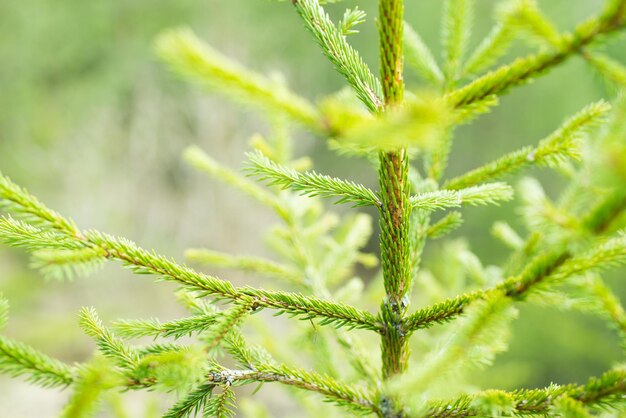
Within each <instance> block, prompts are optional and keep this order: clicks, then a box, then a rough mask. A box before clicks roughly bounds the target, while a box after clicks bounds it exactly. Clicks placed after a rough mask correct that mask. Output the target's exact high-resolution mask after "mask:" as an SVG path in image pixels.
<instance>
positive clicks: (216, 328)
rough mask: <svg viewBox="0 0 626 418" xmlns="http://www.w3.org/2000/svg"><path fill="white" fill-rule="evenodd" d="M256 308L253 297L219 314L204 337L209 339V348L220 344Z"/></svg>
mask: <svg viewBox="0 0 626 418" xmlns="http://www.w3.org/2000/svg"><path fill="white" fill-rule="evenodd" d="M254 308H255V303H254V302H253V299H252V298H250V299H249V300H243V301H238V302H237V303H236V304H235V305H234V306H233V307H231V308H230V309H228V310H227V311H225V312H222V313H221V314H220V315H219V316H217V318H216V320H215V324H213V326H211V328H209V330H208V332H207V334H206V335H205V336H204V339H205V340H206V341H207V349H209V350H211V349H214V348H216V347H218V346H219V345H220V343H221V342H222V341H223V340H224V339H225V338H226V337H227V336H228V333H229V332H231V331H232V330H233V328H235V327H236V326H237V325H239V323H240V322H241V321H243V320H244V319H245V318H246V317H247V316H248V315H249V314H250V313H251V312H252V310H253V309H254Z"/></svg>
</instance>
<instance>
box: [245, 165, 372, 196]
mask: <svg viewBox="0 0 626 418" xmlns="http://www.w3.org/2000/svg"><path fill="white" fill-rule="evenodd" d="M248 159H249V161H250V164H251V166H250V168H249V171H250V173H252V174H254V175H255V176H258V177H259V178H261V179H262V180H267V181H269V183H270V185H277V186H280V187H282V188H290V189H292V190H295V191H297V192H299V193H300V194H303V195H305V196H322V197H338V198H339V200H338V201H337V203H353V204H354V206H369V205H375V206H380V199H379V197H378V196H377V195H376V193H374V192H373V191H372V190H370V189H368V188H367V187H365V186H362V185H360V184H355V183H353V182H351V181H346V180H340V179H338V178H335V177H330V176H326V175H323V174H318V173H315V172H308V171H307V172H305V173H298V172H297V171H295V170H293V169H291V168H289V167H285V166H282V165H279V164H277V163H275V162H273V161H271V160H270V159H269V158H267V157H265V156H263V155H262V154H260V153H252V154H248Z"/></svg>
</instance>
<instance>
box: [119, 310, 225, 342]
mask: <svg viewBox="0 0 626 418" xmlns="http://www.w3.org/2000/svg"><path fill="white" fill-rule="evenodd" d="M216 320H217V314H216V313H211V314H208V315H195V316H191V317H188V318H183V319H177V320H174V321H170V322H165V323H162V322H161V321H159V320H158V319H148V320H146V319H139V320H133V321H129V320H119V321H115V322H114V323H113V324H112V328H113V329H114V330H115V331H116V332H117V333H118V334H119V335H120V336H121V337H124V338H141V337H166V338H167V337H173V338H174V339H179V338H182V337H184V336H190V335H191V334H193V333H201V332H204V331H206V330H208V329H209V328H210V327H211V326H213V325H214V324H215V322H216Z"/></svg>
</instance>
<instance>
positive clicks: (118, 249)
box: [86, 232, 380, 330]
mask: <svg viewBox="0 0 626 418" xmlns="http://www.w3.org/2000/svg"><path fill="white" fill-rule="evenodd" d="M86 240H87V242H89V243H91V244H94V245H97V246H98V247H99V248H101V249H103V250H104V252H105V254H106V258H108V259H115V260H119V261H122V262H124V263H125V264H126V265H128V266H129V267H130V268H131V269H132V270H133V271H134V272H135V273H139V274H154V275H159V276H162V277H163V278H164V279H166V280H169V281H174V282H177V283H180V284H182V285H184V286H185V287H187V288H189V289H191V290H196V291H200V292H202V293H204V294H205V295H207V296H209V295H210V296H217V297H218V298H222V299H227V300H232V301H243V302H251V303H252V304H253V308H254V309H258V308H269V309H276V310H278V312H279V314H283V313H285V314H287V315H290V316H298V317H300V318H302V319H316V318H321V324H322V325H327V324H330V325H333V326H335V327H343V326H346V327H348V328H350V329H353V328H359V329H371V330H378V329H380V324H378V322H377V321H376V319H375V317H374V315H373V314H371V313H370V312H367V311H363V310H359V309H356V308H354V307H352V306H349V305H345V304H342V303H337V302H332V301H328V300H322V299H318V298H315V297H309V296H304V295H301V294H298V293H290V292H276V291H268V290H263V289H255V288H252V287H235V286H233V285H232V284H231V283H230V282H227V281H225V280H221V279H218V278H216V277H212V276H208V275H205V274H201V273H198V272H196V271H194V270H192V269H190V268H188V267H185V266H180V265H178V264H176V263H174V262H173V261H170V260H168V259H166V258H165V257H162V256H159V255H157V254H155V253H150V252H148V251H146V250H143V249H141V248H139V247H137V246H135V245H134V244H133V243H131V242H130V241H127V240H123V239H117V238H114V237H111V236H108V235H104V234H101V233H97V232H88V233H87V237H86Z"/></svg>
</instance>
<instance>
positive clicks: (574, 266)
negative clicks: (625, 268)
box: [550, 233, 626, 282]
mask: <svg viewBox="0 0 626 418" xmlns="http://www.w3.org/2000/svg"><path fill="white" fill-rule="evenodd" d="M624 263H626V235H625V234H624V233H621V234H620V236H618V237H616V238H613V239H610V240H607V241H606V242H600V243H598V245H595V246H593V248H592V249H591V250H589V251H586V252H584V253H582V254H579V255H575V256H573V257H570V258H569V259H568V260H566V261H565V262H563V263H562V264H561V265H560V266H559V267H558V269H557V270H556V271H555V272H554V273H553V274H551V275H550V279H551V280H553V281H556V282H558V281H561V280H563V279H565V278H567V277H571V276H575V275H580V274H582V273H586V272H588V271H598V270H600V271H601V270H606V269H608V268H611V267H614V266H616V265H621V264H624Z"/></svg>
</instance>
